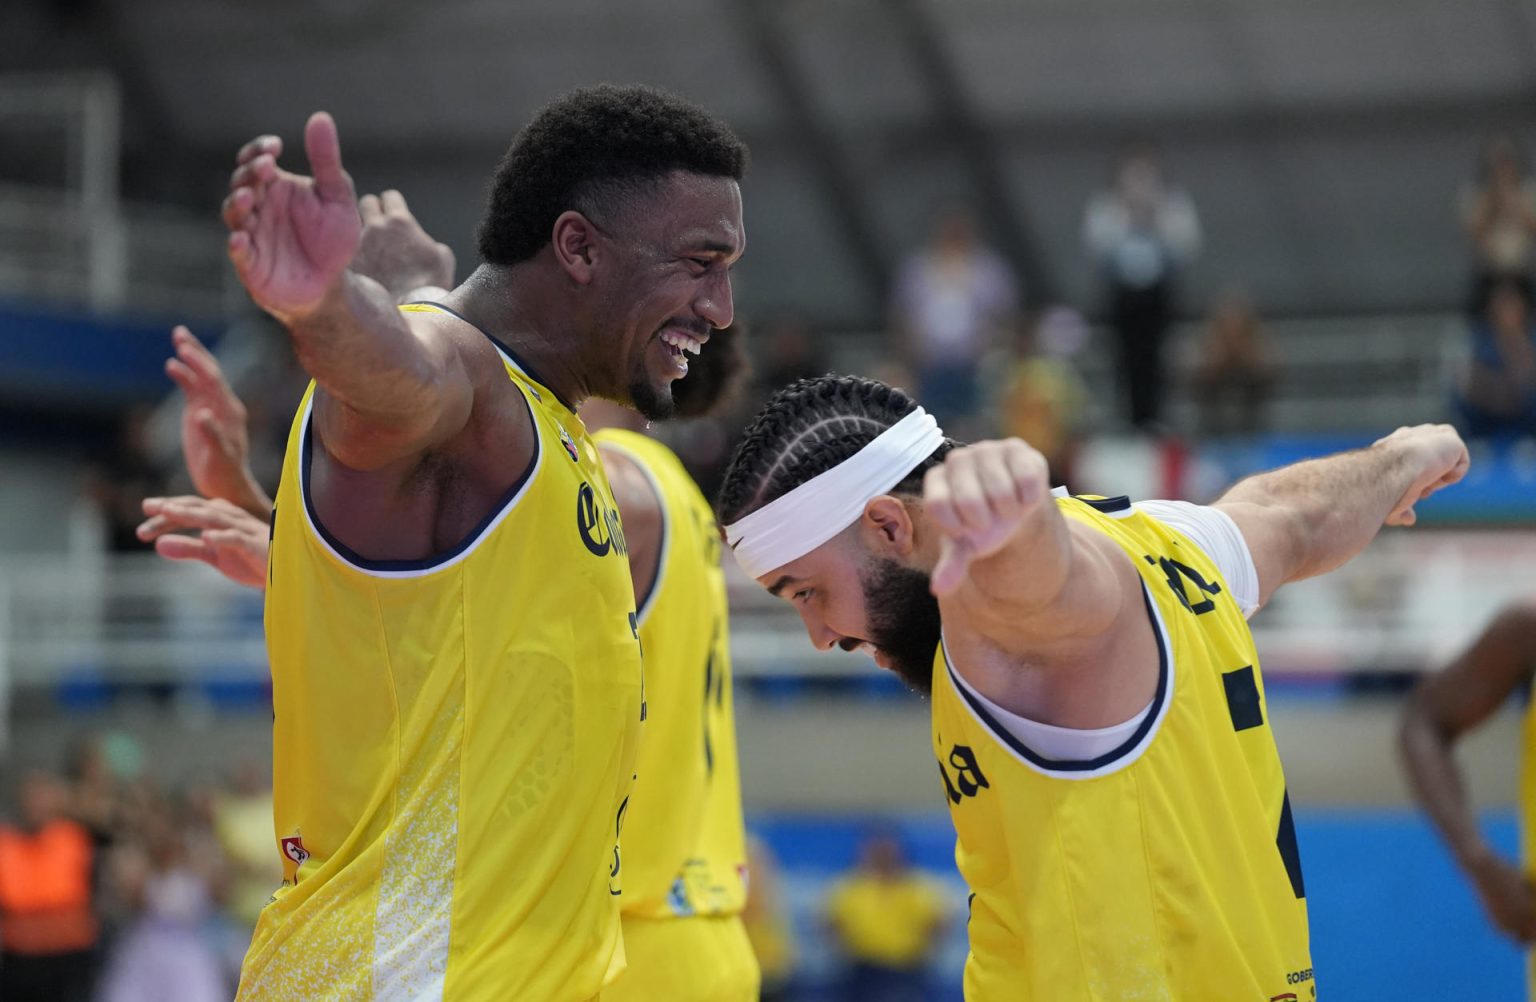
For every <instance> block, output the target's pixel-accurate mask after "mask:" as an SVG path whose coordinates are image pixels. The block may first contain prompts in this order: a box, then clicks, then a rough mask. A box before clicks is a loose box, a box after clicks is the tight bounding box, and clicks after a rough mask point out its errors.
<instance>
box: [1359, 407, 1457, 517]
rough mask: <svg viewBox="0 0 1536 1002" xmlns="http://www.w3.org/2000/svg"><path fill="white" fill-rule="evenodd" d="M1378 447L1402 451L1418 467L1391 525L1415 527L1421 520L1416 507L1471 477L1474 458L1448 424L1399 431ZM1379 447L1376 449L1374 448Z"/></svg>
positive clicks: (1420, 426)
mask: <svg viewBox="0 0 1536 1002" xmlns="http://www.w3.org/2000/svg"><path fill="white" fill-rule="evenodd" d="M1376 446H1386V447H1389V448H1396V449H1401V450H1403V451H1404V453H1405V454H1406V455H1407V458H1408V461H1409V462H1410V463H1412V464H1414V466H1415V476H1414V479H1413V482H1412V483H1411V484H1410V485H1409V486H1408V489H1407V490H1406V491H1404V492H1403V496H1402V497H1401V498H1399V499H1398V501H1397V503H1396V504H1394V505H1393V506H1392V511H1391V513H1390V514H1388V515H1387V519H1386V523H1387V525H1412V524H1414V522H1416V521H1418V515H1417V514H1416V513H1415V512H1414V510H1413V506H1414V505H1416V504H1418V503H1419V502H1420V501H1422V500H1424V499H1425V498H1427V497H1429V496H1430V495H1431V494H1433V493H1435V492H1436V491H1438V490H1440V489H1441V488H1442V487H1449V486H1450V485H1451V484H1454V483H1456V482H1457V481H1458V480H1460V479H1461V478H1462V477H1464V476H1466V475H1467V466H1468V464H1469V463H1470V462H1471V458H1470V457H1469V456H1468V455H1467V446H1466V444H1465V443H1464V442H1462V440H1461V436H1460V435H1458V434H1457V433H1456V429H1454V428H1452V427H1451V426H1450V425H1448V424H1421V425H1415V426H1413V427H1411V428H1410V427H1404V428H1399V429H1397V430H1396V431H1394V432H1393V433H1392V434H1390V435H1388V436H1387V437H1385V438H1383V439H1380V440H1378V441H1377V442H1376ZM1374 447H1375V446H1373V448H1374Z"/></svg>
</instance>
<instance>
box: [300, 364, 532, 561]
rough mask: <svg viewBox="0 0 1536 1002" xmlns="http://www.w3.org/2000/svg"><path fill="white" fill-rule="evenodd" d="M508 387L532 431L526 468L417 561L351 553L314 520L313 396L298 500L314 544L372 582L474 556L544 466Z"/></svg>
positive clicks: (304, 424)
mask: <svg viewBox="0 0 1536 1002" xmlns="http://www.w3.org/2000/svg"><path fill="white" fill-rule="evenodd" d="M511 382H512V385H513V387H514V388H515V389H516V390H517V394H518V398H519V399H521V400H522V402H523V406H524V407H525V408H527V410H528V420H529V422H530V424H531V426H532V428H533V456H532V458H530V459H529V460H528V465H527V466H526V467H525V468H524V469H523V472H522V473H521V474H520V475H519V476H518V478H517V479H516V480H515V481H513V483H512V486H511V487H509V488H507V490H506V492H505V493H504V494H503V495H502V496H501V499H500V500H499V501H498V502H497V503H496V505H495V506H494V507H493V508H492V509H491V511H490V513H489V514H487V515H486V516H485V518H483V519H481V521H480V524H479V525H477V526H475V527H474V528H473V529H471V530H470V531H469V533H468V534H466V535H465V536H464V538H463V539H461V540H459V541H458V542H457V543H455V544H454V545H453V546H452V547H451V548H450V549H448V550H446V551H444V552H442V553H437V554H433V555H432V556H430V557H427V558H425V559H423V560H370V559H368V558H367V557H364V556H362V555H361V554H359V553H357V552H355V551H354V550H352V549H351V548H350V547H348V546H347V545H346V544H345V543H343V542H342V541H341V540H339V539H337V538H336V537H335V536H333V535H332V534H331V532H330V530H328V529H326V527H325V525H324V524H322V523H321V521H320V515H319V512H318V511H316V509H315V503H314V499H313V498H312V497H311V496H310V492H309V482H310V464H311V463H312V462H313V460H314V442H315V430H314V406H315V402H314V396H313V395H311V396H310V399H309V400H308V401H306V402H305V404H304V417H303V419H302V420H301V421H300V424H299V468H298V475H299V496H300V497H301V498H302V499H303V509H304V521H305V523H306V524H307V525H308V527H309V530H310V532H311V533H312V534H313V535H314V537H315V539H317V540H318V541H319V542H320V545H321V546H323V547H325V549H326V550H327V551H328V552H329V553H330V554H331V556H333V557H335V558H336V560H337V561H339V562H340V563H342V564H343V565H345V566H347V567H350V568H352V569H353V570H355V571H359V572H361V573H363V574H367V575H369V576H370V577H377V578H416V577H426V576H427V575H429V574H435V573H437V572H438V571H441V570H445V569H447V568H449V567H452V566H453V565H454V564H457V563H459V562H460V561H461V560H463V559H464V558H465V557H467V556H469V555H470V554H471V553H473V552H474V550H475V547H477V546H478V545H479V544H480V541H481V540H483V539H485V538H486V537H487V536H489V535H490V534H491V533H492V532H493V531H495V529H496V527H497V526H498V525H500V524H501V522H502V520H503V519H504V518H506V517H507V515H508V514H509V513H510V512H511V511H512V509H513V508H516V507H517V504H518V502H519V501H521V500H522V499H523V496H524V495H525V494H527V493H528V488H529V486H530V485H531V484H532V483H533V482H534V480H535V479H536V478H537V476H538V472H539V468H540V467H541V466H542V465H543V463H544V436H543V435H542V434H540V431H539V418H538V415H537V414H535V413H534V410H533V405H532V404H531V403H529V401H528V397H527V394H526V392H525V391H524V389H523V388H522V387H521V386H518V385H517V382H516V381H515V380H512V381H511Z"/></svg>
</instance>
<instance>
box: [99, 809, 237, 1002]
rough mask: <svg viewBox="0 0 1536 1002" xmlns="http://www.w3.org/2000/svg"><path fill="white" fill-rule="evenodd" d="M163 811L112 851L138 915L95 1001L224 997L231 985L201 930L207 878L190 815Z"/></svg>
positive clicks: (208, 907) (190, 1001)
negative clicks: (189, 830) (192, 841)
mask: <svg viewBox="0 0 1536 1002" xmlns="http://www.w3.org/2000/svg"><path fill="white" fill-rule="evenodd" d="M168 813H170V812H165V811H162V812H159V813H156V814H153V815H147V816H145V817H144V818H143V819H142V820H141V822H140V824H139V829H140V831H139V833H138V839H137V840H136V841H135V842H134V843H133V844H130V845H125V846H123V847H122V848H121V849H120V850H119V851H118V853H117V857H116V862H117V866H116V871H117V872H116V874H115V875H114V876H115V880H116V882H117V884H118V890H119V893H121V894H122V895H123V897H124V898H125V899H126V900H127V901H129V902H130V903H131V904H132V905H134V906H135V907H136V909H137V911H138V913H139V914H138V917H137V919H135V920H134V922H133V923H132V925H131V926H129V928H128V930H127V931H126V932H125V933H124V934H123V936H122V938H121V940H120V941H119V942H118V943H117V945H116V947H115V948H114V949H113V951H112V957H111V960H110V962H109V963H108V964H107V968H106V971H105V973H104V975H103V976H102V983H101V991H100V994H99V996H98V1000H99V1002H163V1000H166V999H175V1000H176V1002H224V1000H226V999H228V998H229V997H230V995H231V993H232V992H233V990H234V985H233V984H230V983H226V981H225V978H224V974H223V971H222V968H221V965H220V961H219V956H218V953H217V951H216V950H215V948H214V947H213V945H212V944H210V942H209V940H208V936H207V935H206V933H207V923H208V920H209V918H210V917H211V915H212V914H213V898H212V893H211V890H210V883H211V881H210V875H209V874H208V872H207V871H206V867H205V866H203V865H199V864H200V863H202V862H203V861H199V860H196V859H194V858H192V855H191V854H190V853H189V852H188V847H187V840H186V832H185V831H184V830H183V829H184V827H185V826H184V825H183V824H182V822H184V821H188V820H190V819H187V818H183V817H176V816H174V815H172V816H170V817H168V816H167V814H168Z"/></svg>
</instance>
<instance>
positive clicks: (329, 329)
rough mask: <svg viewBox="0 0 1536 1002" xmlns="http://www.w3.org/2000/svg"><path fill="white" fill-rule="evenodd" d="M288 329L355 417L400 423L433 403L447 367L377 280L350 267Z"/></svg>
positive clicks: (309, 366)
mask: <svg viewBox="0 0 1536 1002" xmlns="http://www.w3.org/2000/svg"><path fill="white" fill-rule="evenodd" d="M288 330H289V333H290V334H291V336H292V338H293V345H294V350H295V352H296V353H297V355H298V359H299V363H300V364H301V365H303V367H304V369H305V371H306V372H308V373H309V374H310V375H311V376H313V377H314V379H315V382H316V383H318V384H319V385H320V386H321V387H322V388H324V390H325V391H326V393H328V394H329V395H330V396H331V398H332V399H333V400H334V401H335V402H336V403H338V404H340V405H341V406H343V407H344V408H346V409H347V410H348V411H351V412H352V413H353V414H354V415H356V416H360V417H363V418H365V419H371V420H373V421H377V422H380V423H383V424H397V423H402V422H409V421H411V420H412V419H415V418H419V416H420V415H422V414H425V413H429V412H430V411H431V410H432V409H433V406H434V404H435V402H436V399H437V397H438V394H439V392H440V387H441V383H442V379H443V371H442V370H443V366H442V365H441V363H440V361H439V360H437V359H434V357H433V355H432V353H431V352H429V351H428V350H427V345H425V344H424V343H423V342H422V340H421V339H419V338H417V336H416V335H415V333H414V332H413V331H412V330H411V328H410V327H409V325H408V324H407V322H406V320H405V317H404V315H403V314H402V313H401V312H400V311H399V309H397V308H396V306H395V302H394V300H393V299H392V298H391V297H390V295H389V293H388V292H386V291H385V290H384V288H383V287H382V286H380V285H379V284H378V283H377V282H375V281H373V280H372V279H370V278H366V277H364V276H361V275H357V274H354V273H352V272H345V273H343V275H342V277H341V279H340V280H339V281H338V282H337V283H336V285H335V286H334V287H333V288H332V290H331V292H330V293H329V294H327V296H326V297H325V299H324V300H323V301H322V302H321V303H320V305H319V306H317V307H316V308H315V309H314V310H311V311H309V312H308V313H306V314H305V315H303V316H302V317H296V318H292V319H290V320H289V322H288Z"/></svg>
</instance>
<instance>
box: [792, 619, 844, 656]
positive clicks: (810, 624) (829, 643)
mask: <svg viewBox="0 0 1536 1002" xmlns="http://www.w3.org/2000/svg"><path fill="white" fill-rule="evenodd" d="M800 619H801V621H803V622H804V623H805V632H806V635H807V636H809V637H810V638H811V646H812V647H815V648H816V649H817V650H818V651H830V650H831V649H832V648H833V647H834V646H836V645H837V642H838V641H839V640H841V639H842V638H843V635H842V634H841V633H838V632H837V631H836V630H834V629H831V628H830V627H828V626H827V624H826V623H824V622H822V621H821V620H820V619H819V618H818V617H816V616H815V615H813V614H811V613H809V612H806V611H804V610H801V612H800Z"/></svg>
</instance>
